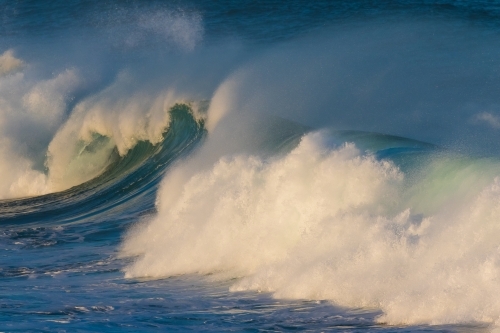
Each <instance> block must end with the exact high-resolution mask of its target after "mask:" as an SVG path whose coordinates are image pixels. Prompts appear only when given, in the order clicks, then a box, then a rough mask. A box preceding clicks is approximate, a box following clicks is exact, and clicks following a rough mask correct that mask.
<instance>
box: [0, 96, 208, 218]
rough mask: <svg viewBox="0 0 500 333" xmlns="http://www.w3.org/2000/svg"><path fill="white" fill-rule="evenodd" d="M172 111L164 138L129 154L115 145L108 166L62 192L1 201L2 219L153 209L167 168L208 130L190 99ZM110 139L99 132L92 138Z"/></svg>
mask: <svg viewBox="0 0 500 333" xmlns="http://www.w3.org/2000/svg"><path fill="white" fill-rule="evenodd" d="M169 113H170V117H171V119H170V124H169V126H168V128H167V130H166V131H165V132H164V133H163V140H162V141H161V142H160V143H159V144H156V145H154V144H151V143H150V142H148V141H140V142H138V143H137V144H136V145H135V146H134V147H133V148H132V149H131V150H130V151H128V153H127V154H126V155H124V156H123V157H121V156H120V155H119V154H118V151H117V149H116V147H115V148H114V149H113V151H112V152H111V155H110V156H109V159H110V163H109V165H108V167H107V168H106V170H105V171H104V172H103V173H102V174H100V175H99V176H97V177H96V178H94V179H91V180H89V181H87V182H85V183H83V184H80V185H77V186H74V187H71V188H70V189H67V190H64V191H61V192H56V193H50V194H46V195H41V196H37V197H31V198H22V199H8V200H2V201H0V216H2V222H1V223H2V225H8V224H18V223H43V222H46V221H50V222H54V223H56V222H57V223H62V222H63V223H71V222H76V221H78V222H82V221H85V220H86V219H89V218H92V217H95V216H96V215H98V214H103V213H105V212H110V211H113V212H114V214H118V213H122V214H123V213H125V212H127V213H136V214H137V213H140V212H143V211H148V210H150V209H153V208H154V195H155V191H156V188H157V185H158V183H159V181H160V180H161V178H162V175H163V174H164V171H165V170H166V168H168V166H169V165H171V164H172V163H173V162H174V161H176V160H177V159H178V158H180V157H182V156H185V155H186V154H188V153H189V152H190V151H191V150H193V149H194V148H195V147H196V146H197V144H198V143H199V142H200V141H201V140H202V139H203V137H204V136H205V132H206V131H205V128H204V121H203V120H196V119H195V117H194V115H193V113H192V110H191V108H190V106H189V105H187V104H176V105H174V106H173V107H172V108H171V109H170V110H169ZM106 139H107V138H106V137H102V136H96V139H95V141H96V142H93V143H92V144H94V145H98V144H99V141H106ZM92 144H90V145H87V146H86V147H85V149H92V148H93V147H92Z"/></svg>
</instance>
